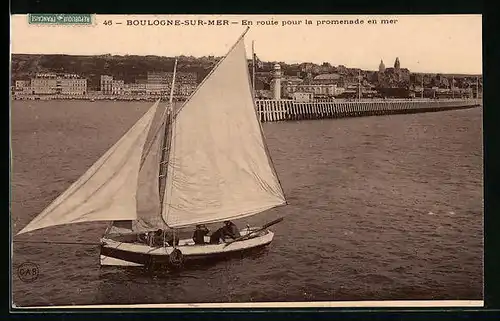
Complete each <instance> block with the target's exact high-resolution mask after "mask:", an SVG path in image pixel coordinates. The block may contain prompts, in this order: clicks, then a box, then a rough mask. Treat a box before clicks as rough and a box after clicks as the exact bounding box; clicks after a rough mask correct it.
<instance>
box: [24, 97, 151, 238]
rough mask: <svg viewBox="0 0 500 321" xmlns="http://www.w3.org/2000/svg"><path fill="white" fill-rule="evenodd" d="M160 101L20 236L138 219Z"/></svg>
mask: <svg viewBox="0 0 500 321" xmlns="http://www.w3.org/2000/svg"><path fill="white" fill-rule="evenodd" d="M158 104H159V100H158V101H157V102H156V103H155V104H154V105H153V106H152V107H151V108H150V109H149V110H148V111H147V112H146V113H145V114H144V116H142V117H141V118H140V119H139V120H138V121H137V122H136V123H135V124H134V126H133V127H132V128H131V129H130V130H129V131H128V132H127V133H126V134H125V135H124V136H123V137H122V138H121V139H120V140H119V141H118V142H117V143H116V144H115V145H114V146H112V147H111V148H110V149H109V150H108V151H107V152H106V153H105V154H104V155H103V156H102V157H101V158H100V159H99V160H98V161H97V162H95V163H94V165H92V167H90V169H89V170H87V172H86V173H85V174H83V176H81V177H80V178H79V179H78V180H77V181H76V182H75V183H73V184H72V185H71V186H70V187H69V188H68V189H67V190H66V191H65V192H64V193H62V194H61V195H60V196H59V197H57V198H56V199H55V200H54V202H52V204H50V205H49V206H48V207H47V208H46V209H45V210H44V211H43V212H42V213H41V214H39V215H38V216H37V217H36V218H35V219H34V220H33V221H31V222H30V223H29V224H28V225H27V226H26V227H24V229H22V230H21V231H20V232H19V233H18V234H21V233H26V232H29V231H33V230H37V229H40V228H45V227H49V226H54V225H63V224H70V223H81V222H91V221H118V220H136V219H137V206H136V195H137V187H138V184H137V182H138V176H139V169H140V167H141V157H142V151H143V146H144V143H145V141H146V137H147V134H148V132H149V128H150V126H151V122H152V120H153V116H154V115H155V112H156V109H157V107H158Z"/></svg>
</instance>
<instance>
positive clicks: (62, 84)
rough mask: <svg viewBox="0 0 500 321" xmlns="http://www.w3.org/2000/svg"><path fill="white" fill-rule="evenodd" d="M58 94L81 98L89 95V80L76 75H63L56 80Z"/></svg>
mask: <svg viewBox="0 0 500 321" xmlns="http://www.w3.org/2000/svg"><path fill="white" fill-rule="evenodd" d="M56 93H57V94H63V95H71V96H81V95H85V94H86V93H87V79H85V78H81V77H80V76H78V75H75V74H63V75H61V76H58V77H57V78H56Z"/></svg>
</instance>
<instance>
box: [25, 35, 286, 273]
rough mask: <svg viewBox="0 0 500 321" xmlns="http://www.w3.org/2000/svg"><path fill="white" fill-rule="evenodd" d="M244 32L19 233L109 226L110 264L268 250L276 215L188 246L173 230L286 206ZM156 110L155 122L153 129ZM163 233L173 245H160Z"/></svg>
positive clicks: (106, 259) (106, 258)
mask: <svg viewBox="0 0 500 321" xmlns="http://www.w3.org/2000/svg"><path fill="white" fill-rule="evenodd" d="M247 31H248V28H247V30H246V31H245V32H244V33H243V34H242V35H241V36H240V38H239V39H238V40H237V42H236V43H235V44H234V45H233V47H232V48H231V49H230V50H229V52H228V53H227V55H226V56H225V57H224V58H222V59H221V60H220V61H219V62H218V64H217V65H216V66H215V67H214V68H213V70H212V71H211V73H210V74H209V75H208V76H207V77H206V78H205V79H204V80H203V82H202V83H201V84H200V85H199V86H198V88H197V89H196V90H195V92H194V93H193V94H192V95H191V97H189V99H188V100H186V101H185V102H184V104H183V105H182V106H181V107H180V108H179V109H178V110H174V108H173V107H172V104H170V105H169V106H168V107H167V108H166V109H165V111H163V112H162V111H161V110H160V109H159V103H160V99H159V100H158V101H156V102H155V103H154V104H153V106H152V107H150V109H149V110H148V111H147V112H146V113H145V114H144V115H143V116H142V117H141V118H140V119H139V120H138V121H137V122H136V123H135V124H134V125H133V126H132V128H130V130H129V131H128V132H127V133H126V134H125V135H124V136H123V137H122V138H121V139H120V140H119V141H118V142H117V143H116V144H115V145H114V146H112V147H111V148H110V149H109V150H108V151H107V152H106V153H105V154H104V155H103V156H102V157H101V158H100V159H99V160H98V161H97V162H96V163H94V165H93V166H92V167H91V168H90V169H89V170H88V171H87V172H86V173H85V174H84V175H83V176H81V177H80V178H79V179H78V180H77V181H76V182H75V183H73V184H72V185H71V186H70V187H69V188H68V189H67V190H66V191H65V192H63V193H62V194H61V195H60V196H59V197H58V198H56V200H55V201H54V202H53V203H52V204H50V205H49V206H48V207H47V208H46V209H45V210H44V211H43V212H42V213H41V214H39V215H38V216H37V217H36V218H35V219H34V220H32V221H31V222H30V223H29V224H28V225H27V226H26V227H25V228H24V229H22V230H21V231H20V232H19V233H18V234H22V233H26V232H29V231H33V230H37V229H41V228H46V227H50V226H55V225H63V224H72V223H79V222H90V221H108V222H110V226H109V227H108V229H107V230H106V232H105V233H104V236H103V237H102V238H101V252H100V263H101V265H118V266H148V265H150V264H152V262H154V263H166V264H167V265H170V266H174V267H179V266H181V265H183V264H185V263H187V262H189V261H193V260H197V259H204V258H207V257H208V258H210V257H213V256H218V255H221V254H227V253H233V252H239V251H244V250H247V249H251V248H257V247H263V246H266V245H268V244H270V243H271V241H272V240H273V237H274V233H273V232H272V231H270V230H269V229H268V227H270V226H271V225H274V224H276V223H278V222H280V221H281V220H282V218H280V219H278V220H275V221H272V222H270V223H268V224H265V225H264V226H262V227H249V226H248V225H247V227H246V228H245V229H242V230H241V231H240V233H241V237H238V238H236V239H232V240H230V241H226V240H224V241H223V242H219V243H217V244H202V245H196V244H194V241H193V240H192V239H180V238H179V233H178V232H179V231H180V229H183V228H188V227H190V228H193V227H194V226H195V225H199V224H211V223H219V222H224V221H228V220H235V219H241V218H244V217H249V216H252V215H255V214H258V213H261V212H264V211H266V210H269V209H271V208H274V207H278V206H282V205H286V203H287V202H286V199H285V196H284V193H283V189H282V186H281V184H280V181H279V178H278V176H277V174H276V171H275V169H274V166H273V163H272V160H271V158H270V156H269V152H268V150H267V146H266V144H265V140H264V136H263V132H262V128H261V124H260V122H259V120H258V117H257V114H256V108H255V102H254V97H253V94H252V88H251V84H250V75H249V71H248V66H247V59H246V52H245V45H244V36H245V34H246V32H247ZM174 81H175V69H174ZM173 86H174V83H172V87H171V89H172V90H173ZM171 97H172V92H171ZM170 102H172V99H170ZM157 114H158V115H160V114H161V117H160V121H158V123H159V124H158V125H157V126H153V125H152V124H153V123H154V121H153V119H154V118H155V115H157ZM148 137H149V138H150V139H149V140H148V139H147V138H148ZM159 229H161V230H162V231H163V235H164V242H163V244H161V245H160V246H158V245H154V244H152V243H150V242H148V241H147V240H144V238H141V236H145V235H150V234H151V231H156V230H159ZM167 233H171V235H173V242H167V241H166V237H165V235H166V234H167Z"/></svg>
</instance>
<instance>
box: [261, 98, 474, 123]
mask: <svg viewBox="0 0 500 321" xmlns="http://www.w3.org/2000/svg"><path fill="white" fill-rule="evenodd" d="M256 106H257V112H258V115H259V118H260V121H261V122H273V121H285V120H309V119H325V118H342V117H360V116H376V115H391V114H411V113H423V112H437V111H444V110H453V109H465V108H474V107H481V106H482V100H481V99H472V98H469V99H380V100H377V99H367V100H357V101H349V100H340V99H339V100H334V101H313V102H298V101H294V100H256Z"/></svg>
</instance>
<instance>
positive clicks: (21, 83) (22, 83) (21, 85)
mask: <svg viewBox="0 0 500 321" xmlns="http://www.w3.org/2000/svg"><path fill="white" fill-rule="evenodd" d="M30 86H31V82H30V81H29V80H16V82H15V89H17V90H24V89H25V88H28V87H30Z"/></svg>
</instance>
